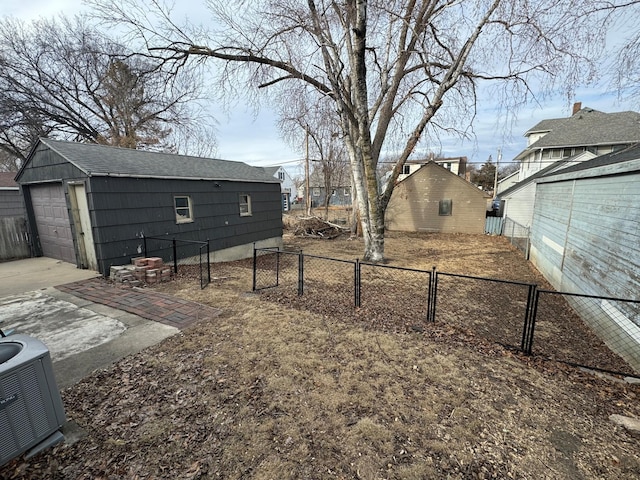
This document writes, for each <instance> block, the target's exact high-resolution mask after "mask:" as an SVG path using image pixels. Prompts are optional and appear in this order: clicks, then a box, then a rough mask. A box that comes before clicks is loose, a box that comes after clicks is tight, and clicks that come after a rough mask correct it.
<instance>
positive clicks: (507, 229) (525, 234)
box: [502, 217, 530, 259]
mask: <svg viewBox="0 0 640 480" xmlns="http://www.w3.org/2000/svg"><path fill="white" fill-rule="evenodd" d="M529 234H530V229H529V227H525V226H524V225H520V224H519V223H518V222H514V221H513V220H511V219H510V218H509V217H505V219H504V224H503V226H502V235H503V236H505V237H507V238H508V239H509V242H510V243H511V245H513V246H514V247H516V248H517V249H518V250H520V251H521V252H522V253H523V254H524V258H526V259H528V258H529V247H530V242H529Z"/></svg>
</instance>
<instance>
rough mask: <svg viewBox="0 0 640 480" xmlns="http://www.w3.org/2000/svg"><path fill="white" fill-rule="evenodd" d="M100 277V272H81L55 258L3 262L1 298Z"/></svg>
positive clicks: (0, 284)
mask: <svg viewBox="0 0 640 480" xmlns="http://www.w3.org/2000/svg"><path fill="white" fill-rule="evenodd" d="M99 276H100V274H99V273H98V272H94V271H92V270H81V269H79V268H77V267H76V266H75V265H73V264H71V263H67V262H62V261H60V260H55V259H53V258H46V257H39V258H26V259H24V260H15V261H12V262H3V263H0V298H1V297H6V296H7V295H16V294H19V293H24V292H31V291H33V290H39V289H41V288H46V287H53V286H55V285H62V284H65V283H71V282H77V281H79V280H85V279H88V278H95V277H99Z"/></svg>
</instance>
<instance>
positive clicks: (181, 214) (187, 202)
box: [173, 195, 193, 223]
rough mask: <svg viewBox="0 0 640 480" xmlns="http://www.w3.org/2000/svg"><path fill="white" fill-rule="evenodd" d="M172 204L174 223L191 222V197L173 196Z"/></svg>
mask: <svg viewBox="0 0 640 480" xmlns="http://www.w3.org/2000/svg"><path fill="white" fill-rule="evenodd" d="M173 204H174V207H175V210H176V223H189V222H193V206H192V204H191V197H189V196H187V195H185V196H175V197H173Z"/></svg>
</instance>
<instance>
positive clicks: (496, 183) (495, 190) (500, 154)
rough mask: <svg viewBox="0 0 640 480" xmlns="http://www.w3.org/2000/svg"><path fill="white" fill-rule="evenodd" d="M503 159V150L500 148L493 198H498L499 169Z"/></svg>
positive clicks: (494, 177) (494, 178)
mask: <svg viewBox="0 0 640 480" xmlns="http://www.w3.org/2000/svg"><path fill="white" fill-rule="evenodd" d="M501 158H502V148H498V157H497V158H496V171H495V173H494V176H493V198H496V197H497V196H498V167H499V166H500V159H501Z"/></svg>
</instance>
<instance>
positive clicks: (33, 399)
mask: <svg viewBox="0 0 640 480" xmlns="http://www.w3.org/2000/svg"><path fill="white" fill-rule="evenodd" d="M36 365H38V366H39V362H36V363H31V364H28V365H25V366H24V367H23V368H21V369H19V370H17V371H15V372H13V373H12V374H10V375H7V376H5V377H3V378H2V379H1V380H0V384H1V385H0V386H1V388H0V396H1V397H2V398H12V397H13V396H14V395H17V399H16V400H15V401H13V402H12V403H11V404H10V405H9V406H8V407H7V408H5V409H4V410H3V411H2V417H3V419H4V420H3V421H0V423H1V424H3V426H4V424H5V423H6V425H7V427H8V428H6V429H5V428H3V429H2V431H3V432H12V433H13V435H2V438H3V448H2V450H1V451H2V452H5V451H12V450H20V449H22V448H23V447H25V446H28V445H31V444H33V442H34V440H36V439H39V438H40V437H41V436H46V435H48V432H50V430H51V423H50V422H49V420H48V418H47V410H46V407H45V404H44V401H43V399H42V391H41V386H40V383H39V382H38V375H37V372H36V368H35V366H36ZM7 437H13V439H11V438H7ZM5 438H6V445H4V443H5ZM5 447H6V450H5Z"/></svg>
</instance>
